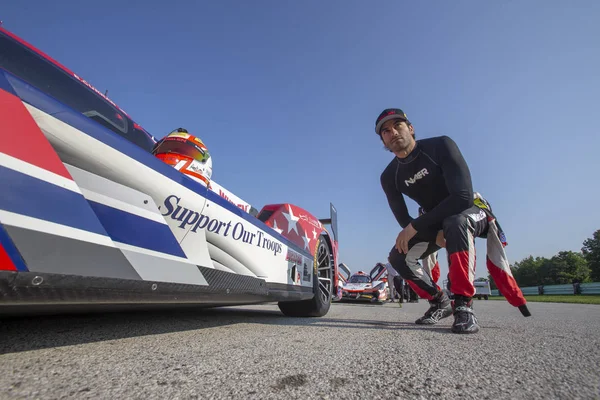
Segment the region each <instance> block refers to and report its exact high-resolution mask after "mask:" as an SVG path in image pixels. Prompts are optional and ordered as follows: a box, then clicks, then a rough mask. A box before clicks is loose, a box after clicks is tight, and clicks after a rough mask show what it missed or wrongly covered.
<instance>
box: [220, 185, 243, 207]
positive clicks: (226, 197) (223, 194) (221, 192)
mask: <svg viewBox="0 0 600 400" xmlns="http://www.w3.org/2000/svg"><path fill="white" fill-rule="evenodd" d="M219 196H221V197H222V198H224V199H225V200H227V201H228V202H230V203H231V204H233V205H234V206H236V207H239V208H241V209H242V210H244V211H246V212H248V209H249V208H250V204H244V203H239V204H236V203H235V202H234V201H233V200H231V199H230V198H229V196H227V193H225V192H224V191H222V190H221V189H219Z"/></svg>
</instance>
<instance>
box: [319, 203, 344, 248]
mask: <svg viewBox="0 0 600 400" xmlns="http://www.w3.org/2000/svg"><path fill="white" fill-rule="evenodd" d="M329 215H330V217H329V218H323V219H319V222H321V223H322V224H324V225H331V231H332V233H333V240H335V241H336V242H339V240H338V228H337V210H336V209H335V207H334V205H333V204H332V203H329Z"/></svg>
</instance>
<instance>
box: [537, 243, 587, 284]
mask: <svg viewBox="0 0 600 400" xmlns="http://www.w3.org/2000/svg"><path fill="white" fill-rule="evenodd" d="M539 274H540V278H541V279H542V282H541V284H543V285H562V284H567V283H573V282H575V281H577V282H581V283H583V282H587V281H589V278H590V269H589V268H588V265H587V261H586V260H585V258H584V257H583V255H582V254H581V253H576V252H573V251H560V252H558V254H557V255H555V256H554V257H552V258H551V259H550V260H547V261H546V262H544V263H543V264H542V265H541V266H540V269H539Z"/></svg>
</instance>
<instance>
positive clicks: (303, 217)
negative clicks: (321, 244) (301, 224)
mask: <svg viewBox="0 0 600 400" xmlns="http://www.w3.org/2000/svg"><path fill="white" fill-rule="evenodd" d="M298 217H300V219H301V220H304V221H306V222H308V223H309V224H311V225H312V226H314V227H316V228H319V232H320V230H321V229H323V226H322V225H321V222H319V221H318V220H316V219H315V218H312V217H310V216H308V215H304V214H299V215H298Z"/></svg>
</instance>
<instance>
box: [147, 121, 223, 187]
mask: <svg viewBox="0 0 600 400" xmlns="http://www.w3.org/2000/svg"><path fill="white" fill-rule="evenodd" d="M152 154H154V155H155V156H156V157H157V158H159V159H161V160H162V161H163V162H165V163H166V164H169V165H171V166H173V167H174V168H175V169H177V170H179V171H181V172H183V173H184V174H186V175H188V176H190V177H191V178H193V179H194V180H196V181H199V182H201V183H203V184H204V185H206V186H208V185H209V184H210V178H211V176H212V158H211V156H210V153H209V152H208V149H207V147H206V146H205V145H204V143H203V142H202V140H200V139H199V138H197V137H196V136H193V135H190V134H189V133H188V131H187V130H186V129H183V128H179V129H177V130H174V131H173V132H171V133H169V134H168V135H167V136H165V137H164V138H163V139H161V140H160V141H159V142H158V143H156V145H154V148H153V149H152Z"/></svg>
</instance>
